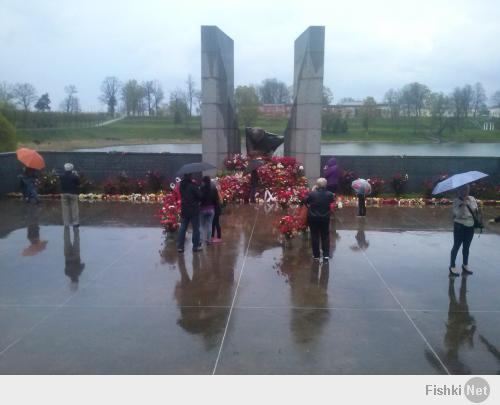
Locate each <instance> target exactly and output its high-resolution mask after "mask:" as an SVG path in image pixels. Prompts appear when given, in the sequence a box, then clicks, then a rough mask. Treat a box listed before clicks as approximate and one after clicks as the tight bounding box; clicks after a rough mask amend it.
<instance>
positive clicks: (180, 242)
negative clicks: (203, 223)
mask: <svg viewBox="0 0 500 405" xmlns="http://www.w3.org/2000/svg"><path fill="white" fill-rule="evenodd" d="M189 222H191V225H192V227H193V249H194V248H196V247H198V246H200V217H199V216H198V215H195V216H193V217H191V218H185V217H181V227H180V229H179V236H178V238H177V249H184V241H185V239H186V231H187V227H188V225H189Z"/></svg>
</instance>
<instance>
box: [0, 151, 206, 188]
mask: <svg viewBox="0 0 500 405" xmlns="http://www.w3.org/2000/svg"><path fill="white" fill-rule="evenodd" d="M40 154H41V155H42V156H43V158H44V159H45V163H46V169H47V170H52V169H56V170H57V171H59V172H62V171H63V165H64V163H66V162H71V163H73V164H74V166H75V170H77V171H78V172H81V173H85V175H86V176H87V177H88V178H89V179H91V180H93V181H94V182H96V183H100V182H102V181H104V180H106V179H107V178H108V177H110V176H113V175H115V174H118V173H120V172H122V171H125V172H126V173H127V175H128V176H130V177H133V178H144V176H145V174H146V172H147V171H148V170H158V171H160V172H161V173H163V174H165V175H166V176H167V177H168V178H171V179H172V178H174V177H175V173H176V172H177V170H178V169H179V168H180V167H181V166H182V165H183V164H185V163H192V162H199V161H201V155H200V154H190V153H116V152H110V153H107V152H40ZM21 170H22V165H21V164H20V163H19V162H18V161H17V159H16V155H15V153H0V194H4V193H8V192H12V191H16V190H17V187H18V180H17V175H18V174H19V173H21Z"/></svg>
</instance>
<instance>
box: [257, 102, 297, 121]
mask: <svg viewBox="0 0 500 405" xmlns="http://www.w3.org/2000/svg"><path fill="white" fill-rule="evenodd" d="M291 111H292V105H291V104H262V105H260V106H259V112H260V115H261V116H263V117H267V118H282V117H285V118H286V117H289V116H290V114H291Z"/></svg>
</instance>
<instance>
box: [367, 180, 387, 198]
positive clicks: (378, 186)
mask: <svg viewBox="0 0 500 405" xmlns="http://www.w3.org/2000/svg"><path fill="white" fill-rule="evenodd" d="M368 183H370V186H372V192H371V195H372V196H373V197H376V196H378V195H379V194H380V193H381V192H382V190H383V189H384V185H385V180H383V179H381V178H380V177H370V178H369V179H368Z"/></svg>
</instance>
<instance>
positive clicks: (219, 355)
mask: <svg viewBox="0 0 500 405" xmlns="http://www.w3.org/2000/svg"><path fill="white" fill-rule="evenodd" d="M259 212H260V206H259V208H258V209H257V213H256V214H255V219H254V222H253V226H252V232H251V233H250V237H249V238H248V244H247V248H246V251H245V257H244V258H243V262H242V263H241V269H240V274H239V276H238V283H237V284H236V289H235V290H234V296H233V300H232V302H231V308H230V309H229V314H228V316H227V322H226V327H225V328H224V334H223V335H222V340H221V343H220V347H219V353H218V354H217V358H216V359H215V364H214V368H213V370H212V375H215V373H216V371H217V366H218V365H219V361H220V357H221V354H222V347H223V346H224V341H225V339H226V335H227V329H228V326H229V322H230V320H231V315H232V313H233V309H234V303H235V302H236V296H237V294H238V288H239V286H240V282H241V276H242V275H243V270H244V269H245V265H246V262H247V257H248V251H249V250H250V244H251V243H252V238H253V233H254V231H255V225H256V224H257V218H258V217H259Z"/></svg>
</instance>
